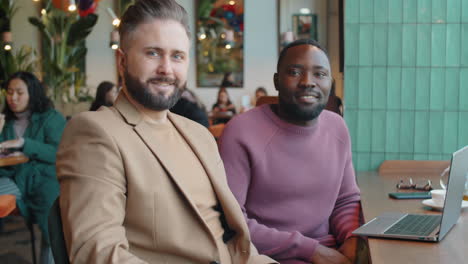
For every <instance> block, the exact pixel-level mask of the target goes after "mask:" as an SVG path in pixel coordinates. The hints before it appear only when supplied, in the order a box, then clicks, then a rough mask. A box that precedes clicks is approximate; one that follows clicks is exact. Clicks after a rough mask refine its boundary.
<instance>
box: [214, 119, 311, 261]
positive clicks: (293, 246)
mask: <svg viewBox="0 0 468 264" xmlns="http://www.w3.org/2000/svg"><path fill="white" fill-rule="evenodd" d="M233 121H235V120H232V121H231V122H230V123H229V124H228V125H227V126H226V128H225V129H224V131H223V135H222V136H221V138H220V154H221V158H222V159H223V162H224V166H225V169H226V174H227V179H228V184H229V187H230V188H231V191H232V192H233V194H234V196H235V197H236V199H237V201H238V202H239V204H240V206H241V208H242V212H243V213H244V216H245V218H246V221H247V225H248V227H249V231H250V234H251V238H252V242H253V243H254V245H255V247H257V249H258V250H259V252H260V253H261V254H265V255H268V256H270V257H272V258H274V259H276V260H282V259H301V260H305V261H309V260H310V258H311V257H312V255H313V254H314V252H315V248H316V247H317V245H318V243H319V241H318V240H315V239H312V238H309V237H306V236H303V235H302V234H301V233H300V232H297V231H295V232H286V231H280V230H278V229H275V228H271V227H268V226H266V225H264V224H262V223H260V222H258V221H257V220H256V219H255V218H253V217H251V216H249V215H248V213H247V211H246V208H245V203H246V200H247V197H248V195H249V191H255V190H250V188H249V187H250V180H251V171H250V170H251V162H252V161H251V160H250V158H251V156H250V153H249V151H248V147H260V146H251V145H248V144H245V142H243V141H242V137H241V136H239V135H241V134H242V133H241V131H242V127H241V126H238V125H237V124H236V122H233Z"/></svg>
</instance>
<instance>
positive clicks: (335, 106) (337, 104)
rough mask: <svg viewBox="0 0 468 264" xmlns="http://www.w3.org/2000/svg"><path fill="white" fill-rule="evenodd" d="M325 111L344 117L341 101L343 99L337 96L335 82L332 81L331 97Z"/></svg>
mask: <svg viewBox="0 0 468 264" xmlns="http://www.w3.org/2000/svg"><path fill="white" fill-rule="evenodd" d="M325 109H327V110H329V111H332V112H335V113H337V114H339V115H340V116H343V102H342V101H341V98H340V97H338V96H337V95H336V87H335V80H332V87H331V91H330V96H329V97H328V102H327V105H326V106H325Z"/></svg>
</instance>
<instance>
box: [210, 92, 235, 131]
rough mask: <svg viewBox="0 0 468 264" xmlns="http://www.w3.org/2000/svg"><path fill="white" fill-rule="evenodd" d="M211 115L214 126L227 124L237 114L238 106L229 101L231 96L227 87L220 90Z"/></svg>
mask: <svg viewBox="0 0 468 264" xmlns="http://www.w3.org/2000/svg"><path fill="white" fill-rule="evenodd" d="M211 113H212V116H213V117H212V118H213V124H221V123H223V124H225V123H227V122H228V121H229V120H230V119H231V118H232V117H233V116H234V115H235V114H236V106H235V105H234V104H233V103H232V102H231V99H229V94H228V92H227V89H226V88H225V87H221V88H219V90H218V97H217V100H216V103H215V104H213V107H212V109H211Z"/></svg>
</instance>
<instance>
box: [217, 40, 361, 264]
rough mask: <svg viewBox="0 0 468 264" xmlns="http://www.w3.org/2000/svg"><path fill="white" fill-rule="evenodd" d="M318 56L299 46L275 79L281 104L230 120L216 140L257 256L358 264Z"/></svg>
mask: <svg viewBox="0 0 468 264" xmlns="http://www.w3.org/2000/svg"><path fill="white" fill-rule="evenodd" d="M331 78H332V76H331V68H330V63H329V60H328V57H327V55H326V53H325V52H324V50H323V48H321V47H320V45H319V44H318V43H317V42H316V41H313V40H297V41H295V42H292V43H291V44H289V45H288V46H286V47H285V48H284V49H283V50H282V51H281V53H280V56H279V59H278V64H277V73H275V74H274V76H273V81H274V85H275V88H276V90H277V91H278V94H279V104H273V105H268V104H265V105H261V106H259V107H256V108H254V109H252V110H250V111H247V112H246V113H244V114H242V115H238V116H236V117H234V118H233V119H232V120H231V121H230V122H229V123H228V124H227V125H226V127H225V129H224V131H223V134H222V136H221V138H220V153H221V157H222V160H223V162H224V165H225V169H226V174H227V177H228V183H229V186H230V187H231V190H232V191H233V193H234V195H235V197H236V198H237V200H238V201H239V203H240V206H241V208H242V210H243V211H244V214H245V217H246V219H247V224H248V226H249V229H250V233H251V236H252V242H253V243H254V245H255V246H256V247H257V248H258V250H259V252H260V253H263V254H266V255H269V256H270V257H272V258H274V259H276V260H277V261H279V262H281V263H288V264H290V263H310V262H312V263H317V264H318V263H351V262H354V260H355V259H356V249H357V246H358V240H359V239H358V237H356V236H353V235H352V233H351V232H352V231H353V230H355V229H356V228H357V227H359V225H360V209H361V207H360V191H359V188H358V186H357V184H356V179H355V174H354V168H353V164H352V158H351V142H350V136H349V133H348V129H347V127H346V124H345V122H344V120H343V119H342V118H341V117H340V116H338V115H336V114H334V113H331V112H329V111H326V110H325V111H322V110H323V109H324V108H325V105H326V103H327V100H328V96H329V93H330V89H331Z"/></svg>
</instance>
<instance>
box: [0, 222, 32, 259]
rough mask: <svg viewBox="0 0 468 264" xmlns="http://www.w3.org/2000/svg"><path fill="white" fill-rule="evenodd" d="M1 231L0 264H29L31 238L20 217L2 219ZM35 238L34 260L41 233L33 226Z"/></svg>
mask: <svg viewBox="0 0 468 264" xmlns="http://www.w3.org/2000/svg"><path fill="white" fill-rule="evenodd" d="M2 220H3V229H2V230H0V263H1V264H31V263H32V252H31V251H32V249H31V236H30V233H29V230H28V228H27V226H26V223H25V222H24V220H23V217H21V216H8V217H6V218H3V219H2ZM34 234H35V236H36V240H35V246H36V254H37V256H36V258H38V254H39V250H40V249H39V247H40V241H41V232H40V230H39V228H38V227H37V225H35V226H34Z"/></svg>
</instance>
